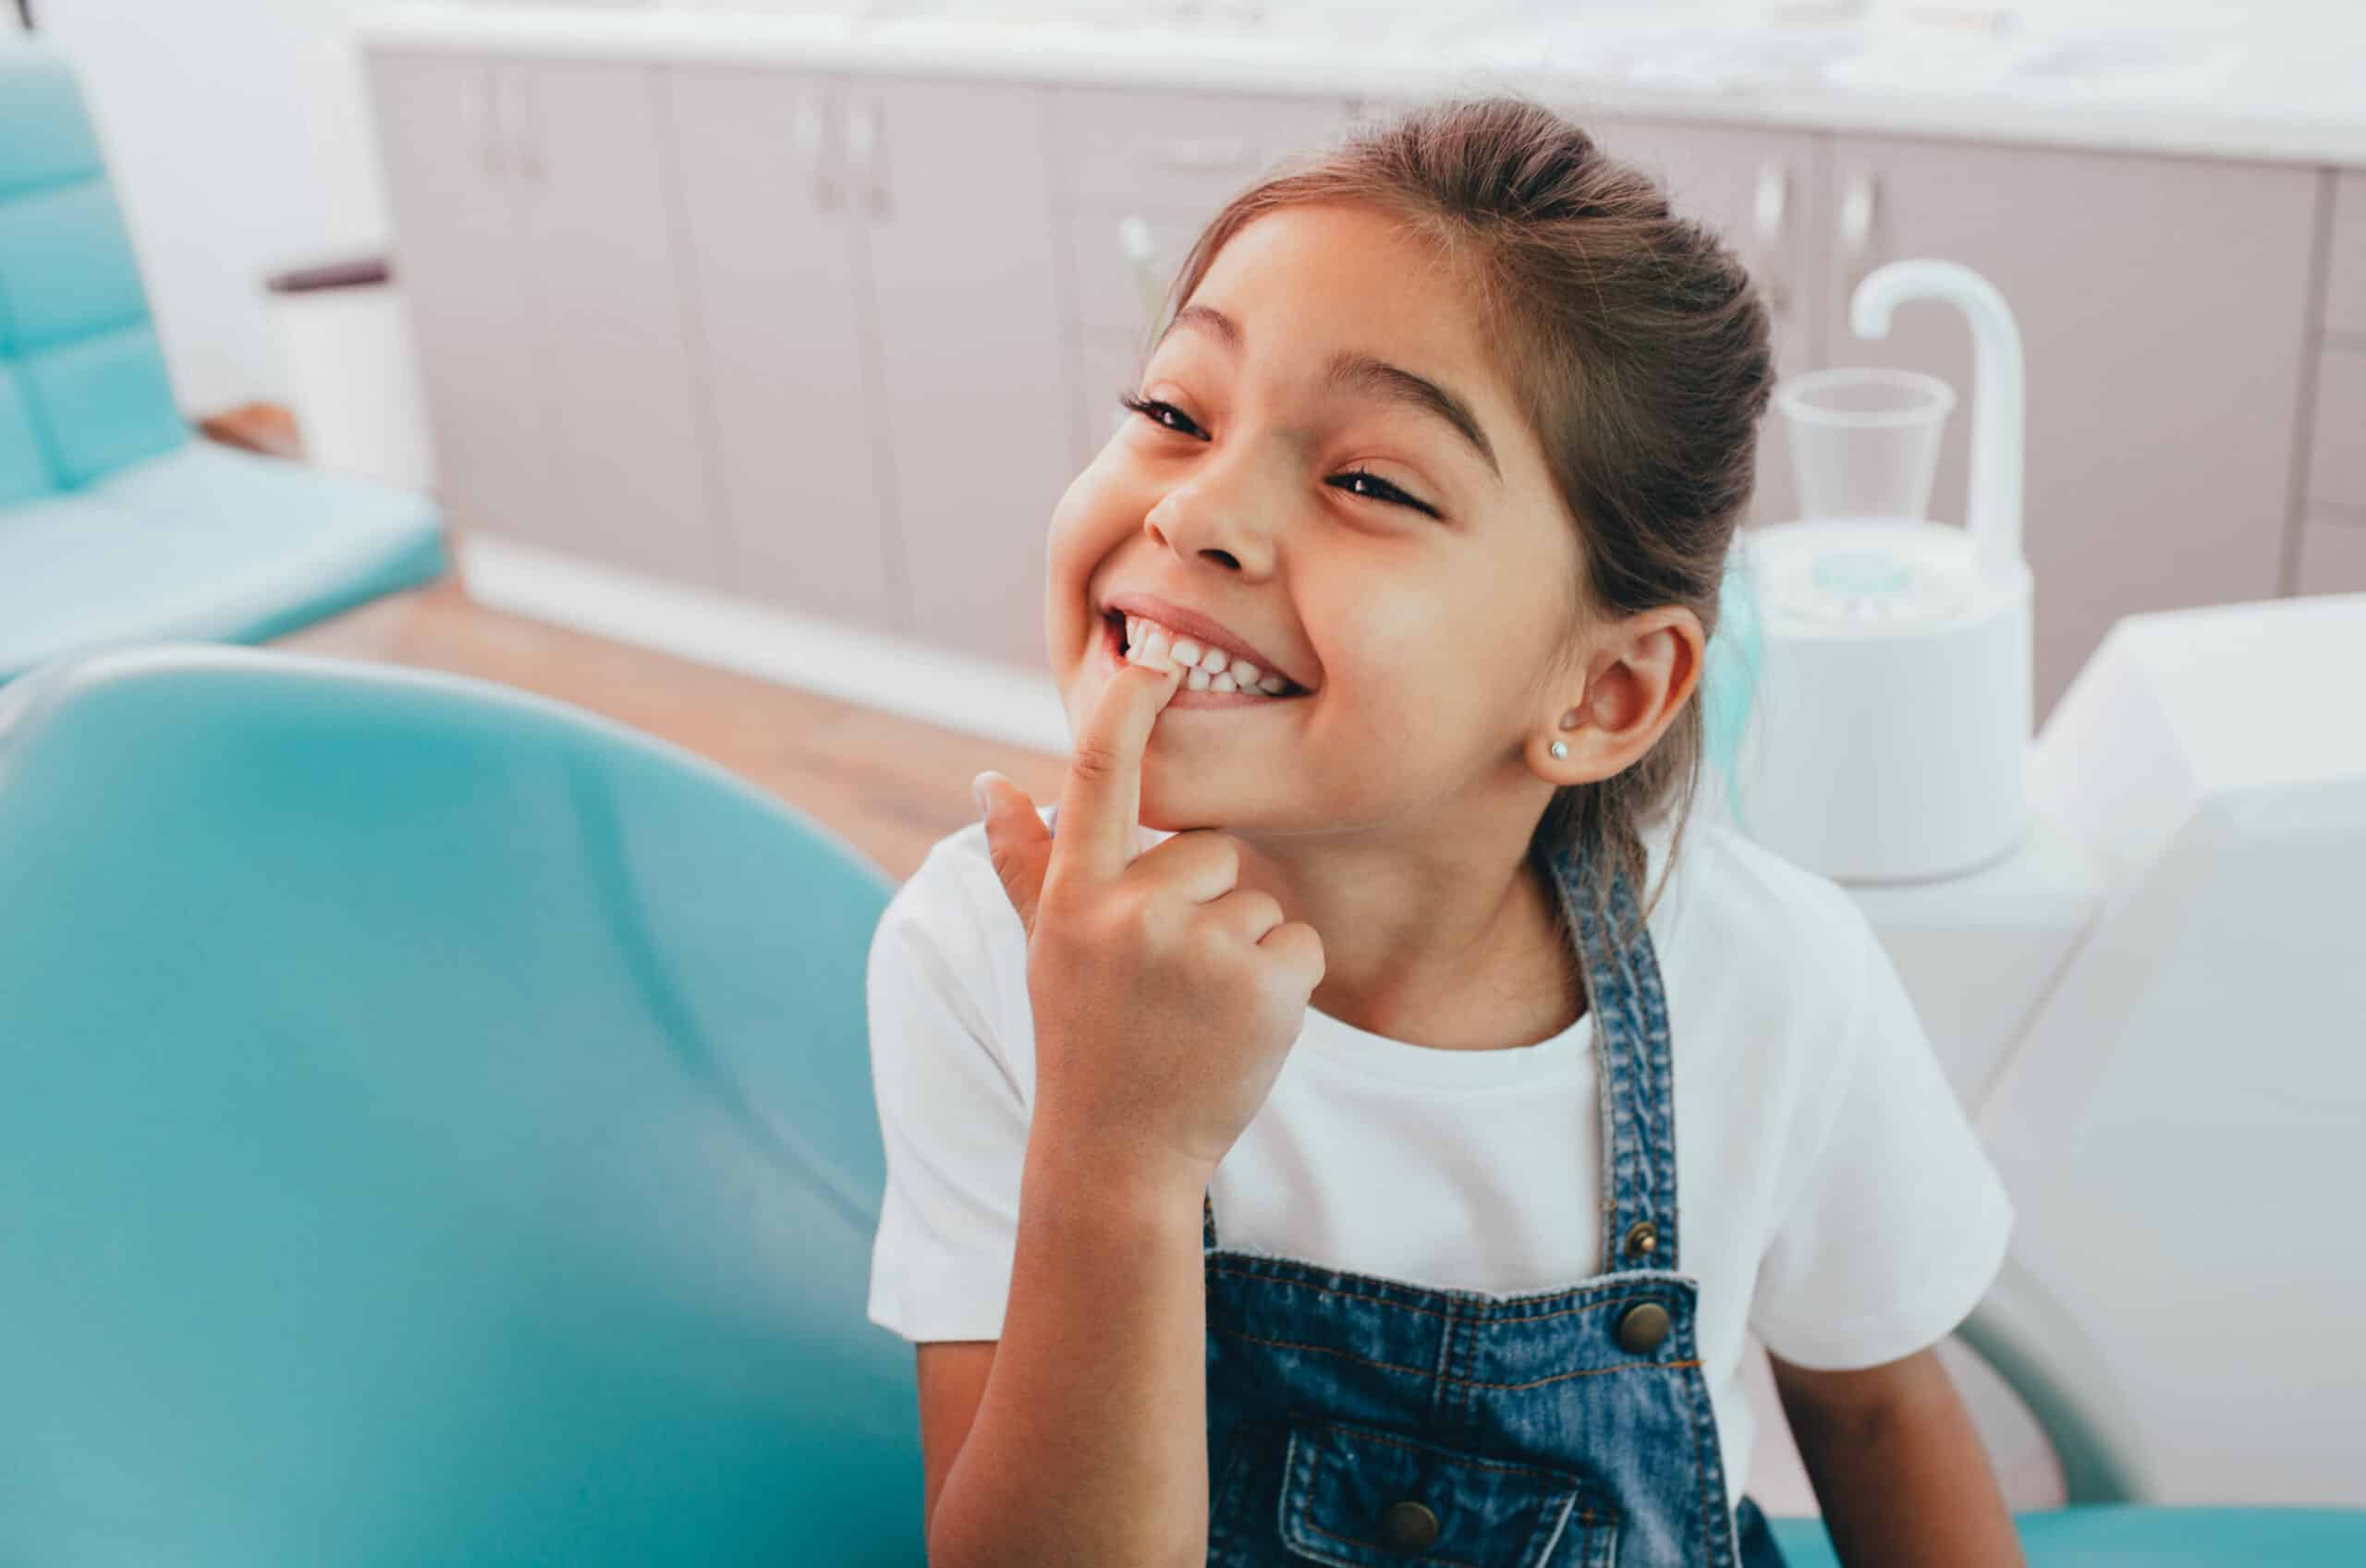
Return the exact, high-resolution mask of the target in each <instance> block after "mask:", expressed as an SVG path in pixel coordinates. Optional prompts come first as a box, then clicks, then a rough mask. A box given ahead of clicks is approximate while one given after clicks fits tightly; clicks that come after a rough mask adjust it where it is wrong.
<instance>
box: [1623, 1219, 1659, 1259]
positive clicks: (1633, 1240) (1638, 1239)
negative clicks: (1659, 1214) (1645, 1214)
mask: <svg viewBox="0 0 2366 1568" xmlns="http://www.w3.org/2000/svg"><path fill="white" fill-rule="evenodd" d="M1659 1244H1660V1228H1659V1227H1658V1226H1657V1225H1654V1224H1653V1223H1652V1222H1650V1221H1649V1220H1638V1221H1636V1222H1634V1223H1633V1224H1632V1225H1629V1226H1628V1227H1627V1240H1626V1241H1625V1242H1624V1243H1623V1244H1621V1250H1623V1251H1624V1252H1625V1253H1626V1254H1627V1256H1628V1257H1629V1258H1640V1257H1643V1256H1644V1255H1645V1254H1647V1253H1649V1252H1650V1251H1651V1250H1652V1249H1653V1247H1656V1246H1659Z"/></svg>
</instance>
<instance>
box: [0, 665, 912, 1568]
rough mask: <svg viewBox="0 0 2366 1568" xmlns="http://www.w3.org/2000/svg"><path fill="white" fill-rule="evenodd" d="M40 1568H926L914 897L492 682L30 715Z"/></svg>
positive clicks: (832, 840)
mask: <svg viewBox="0 0 2366 1568" xmlns="http://www.w3.org/2000/svg"><path fill="white" fill-rule="evenodd" d="M0 885H5V887H6V897H5V898H0V1303H5V1304H6V1305H5V1307H4V1308H0V1320H5V1321H6V1325H7V1326H6V1331H5V1332H0V1390H5V1391H6V1393H5V1394H0V1562H6V1563H25V1564H35V1563H39V1564H45V1565H67V1564H71V1565H75V1568H91V1565H104V1568H133V1565H135V1564H138V1565H145V1564H152V1563H162V1562H173V1563H180V1564H190V1565H198V1564H203V1565H208V1568H212V1565H217V1564H218V1565H225V1568H227V1565H232V1564H236V1565H238V1568H299V1565H300V1568H322V1565H339V1568H350V1565H355V1564H384V1565H386V1568H396V1565H400V1568H415V1565H417V1564H421V1563H443V1564H456V1565H457V1564H471V1563H485V1564H490V1563H496V1562H497V1563H503V1564H567V1565H568V1568H603V1565H610V1564H613V1565H616V1568H624V1565H628V1564H629V1565H631V1568H648V1565H651V1564H659V1563H686V1564H689V1563H695V1564H700V1565H701V1568H722V1565H729V1564H742V1563H745V1564H755V1563H763V1564H765V1565H766V1568H777V1565H778V1564H782V1563H815V1564H823V1563H827V1564H832V1565H834V1568H835V1565H863V1564H896V1565H898V1568H917V1565H918V1564H919V1563H920V1562H921V1560H922V1547H921V1528H920V1518H921V1467H920V1448H919V1425H918V1413H917V1401H916V1394H915V1386H914V1378H913V1359H912V1353H911V1347H910V1346H909V1344H907V1343H904V1342H903V1341H902V1340H900V1339H898V1338H896V1336H895V1335H893V1334H890V1333H888V1332H887V1331H884V1330H882V1329H880V1328H878V1327H876V1326H875V1325H873V1324H872V1323H870V1322H869V1321H868V1320H867V1319H866V1318H865V1316H864V1295H865V1291H866V1287H867V1283H868V1277H869V1265H870V1256H871V1244H872V1235H873V1233H874V1231H875V1228H876V1223H877V1216H878V1205H879V1199H880V1195H881V1191H882V1188H883V1186H884V1178H885V1165H884V1155H883V1152H882V1149H881V1146H880V1142H879V1132H878V1125H877V1121H876V1117H875V1114H874V1112H873V1111H872V1098H871V1080H870V1058H869V1053H868V1051H867V1045H866V1041H867V1037H866V1033H865V1011H864V996H863V982H862V977H863V974H864V966H865V957H866V954H867V952H868V949H869V943H870V939H871V934H872V930H873V928H874V927H875V926H876V924H877V921H878V918H879V916H880V914H881V912H882V911H883V910H884V908H885V906H886V904H887V900H888V898H889V896H890V895H891V893H893V891H894V888H893V883H892V881H891V880H890V879H889V878H888V877H886V876H885V875H884V873H882V872H881V871H880V870H879V869H878V868H876V867H875V866H873V865H872V864H871V863H870V862H869V861H868V860H866V859H865V858H864V857H862V856H861V855H860V854H859V853H858V852H857V851H855V850H854V849H853V848H852V847H851V846H849V845H847V844H846V843H845V842H844V841H842V840H841V839H839V838H838V837H836V836H835V834H833V833H830V832H829V831H828V830H827V829H825V828H823V827H822V826H820V825H818V824H817V823H815V822H814V821H812V820H810V819H808V818H806V817H805V816H803V815H801V814H800V813H799V812H798V811H796V810H794V809H792V808H787V807H786V806H784V805H782V804H780V803H779V802H777V801H775V800H774V799H772V798H771V797H769V796H764V795H762V794H761V793H760V792H758V791H756V790H754V789H752V788H750V787H749V786H748V785H746V784H742V783H740V782H738V780H736V779H735V778H733V777H731V776H730V775H728V774H726V773H725V772H722V771H721V770H719V769H717V768H715V767H713V766H711V765H709V764H708V763H706V762H704V761H702V760H699V759H696V758H693V757H691V756H689V755H688V754H686V753H684V752H681V751H679V750H677V749H675V748H671V747H668V746H665V745H663V744H660V743H657V742H654V741H652V740H650V739H648V738H646V737H643V736H641V735H639V734H637V733H635V732H632V731H628V730H627V729H624V728H622V727H620V726H618V725H616V724H613V723H608V722H606V721H604V720H602V719H599V718H596V717H593V716H591V715H589V714H586V713H583V712H581V711H577V710H574V709H570V708H566V707H563V706H561V705H558V704H555V703H552V702H548V701H544V700H542V699H536V698H532V697H529V696H526V695H523V694H519V693H517V692H514V691H511V690H509V689H507V688H504V687H494V686H490V685H486V684H482V683H478V682H473V681H468V680H463V679H460V678H457V677H451V676H441V675H425V674H418V673H409V672H400V671H396V670H392V669H388V668H383V667H378V666H372V665H366V664H360V663H350V662H340V661H330V660H322V659H313V658H306V657H300V656H298V655H295V654H290V653H287V652H282V651H277V650H270V651H264V650H250V649H238V648H222V647H207V646H171V647H152V648H143V649H136V650H117V651H114V652H110V653H107V654H104V655H101V656H98V657H94V658H90V659H83V660H77V661H72V662H62V663H56V664H52V665H49V666H45V667H44V668H43V669H41V670H37V671H35V672H33V673H31V674H30V675H26V676H25V677H23V678H22V679H20V680H18V681H17V682H15V683H14V684H12V685H11V686H9V687H6V689H0Z"/></svg>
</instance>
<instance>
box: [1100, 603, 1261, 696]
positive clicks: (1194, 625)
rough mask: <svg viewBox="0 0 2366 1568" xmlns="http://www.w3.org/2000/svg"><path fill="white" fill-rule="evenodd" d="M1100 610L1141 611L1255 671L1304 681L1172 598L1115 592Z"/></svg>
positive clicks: (1227, 629) (1211, 619) (1216, 622)
mask: <svg viewBox="0 0 2366 1568" xmlns="http://www.w3.org/2000/svg"><path fill="white" fill-rule="evenodd" d="M1101 610H1102V614H1112V613H1116V614H1127V615H1144V616H1148V617H1149V618H1150V619H1152V620H1153V621H1156V622H1157V623H1158V624H1159V625H1160V626H1165V628H1166V629H1167V630H1169V631H1173V632H1181V633H1183V634H1184V635H1185V636H1186V637H1189V638H1191V639H1192V640H1193V641H1194V642H1200V643H1205V644H1209V645H1211V646H1213V647H1216V648H1221V649H1223V650H1225V651H1226V653H1229V654H1231V655H1232V656H1233V657H1234V658H1236V659H1246V660H1248V661H1249V662H1250V663H1252V664H1254V665H1256V666H1257V668H1258V671H1259V673H1261V674H1262V675H1279V676H1281V677H1282V678H1283V679H1284V680H1286V681H1288V682H1290V683H1291V684H1293V685H1295V686H1304V685H1305V684H1306V683H1305V682H1304V681H1301V680H1299V678H1298V677H1297V676H1296V675H1291V674H1290V673H1289V672H1288V671H1287V670H1285V669H1283V668H1282V667H1281V665H1279V664H1278V663H1276V662H1274V661H1273V660H1271V659H1269V658H1267V657H1266V656H1265V655H1264V654H1262V653H1261V652H1259V651H1258V650H1257V646H1256V645H1255V644H1254V643H1252V642H1250V640H1249V639H1248V638H1245V637H1242V636H1240V635H1239V634H1238V632H1235V631H1234V630H1233V629H1232V628H1231V627H1230V626H1226V625H1225V624H1224V623H1223V622H1222V621H1219V620H1217V619H1216V618H1215V617H1214V616H1213V615H1203V614H1201V613H1200V612H1199V611H1197V610H1193V609H1189V608H1188V607H1186V606H1184V605H1181V604H1177V603H1176V602H1175V601H1173V600H1172V599H1161V598H1160V597H1159V596H1158V595H1157V594H1155V593H1118V594H1112V595H1111V596H1110V597H1109V598H1108V599H1106V600H1104V601H1103V602H1102V605H1101Z"/></svg>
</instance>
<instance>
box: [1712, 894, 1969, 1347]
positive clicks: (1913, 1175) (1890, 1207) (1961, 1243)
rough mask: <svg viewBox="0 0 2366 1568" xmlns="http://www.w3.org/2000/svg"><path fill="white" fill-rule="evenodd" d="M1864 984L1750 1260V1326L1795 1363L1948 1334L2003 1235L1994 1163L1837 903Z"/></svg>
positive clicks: (1867, 934) (1868, 939)
mask: <svg viewBox="0 0 2366 1568" xmlns="http://www.w3.org/2000/svg"><path fill="white" fill-rule="evenodd" d="M1841 898H1842V902H1843V903H1844V904H1845V905H1846V906H1847V907H1846V913H1845V916H1844V921H1845V924H1846V927H1847V930H1848V933H1849V935H1848V941H1849V942H1851V943H1852V945H1854V946H1855V947H1856V948H1857V950H1858V953H1859V958H1858V963H1857V968H1858V970H1859V973H1860V977H1861V978H1860V983H1859V985H1858V986H1857V988H1856V997H1855V1002H1854V1004H1853V1006H1852V1008H1851V1010H1850V1013H1849V1021H1848V1025H1847V1026H1846V1027H1845V1028H1844V1029H1843V1030H1842V1034H1841V1038H1840V1039H1836V1040H1835V1041H1833V1042H1832V1045H1833V1051H1832V1060H1834V1061H1835V1063H1836V1064H1837V1066H1836V1068H1835V1075H1834V1076H1833V1077H1832V1078H1831V1079H1829V1080H1828V1082H1829V1085H1830V1087H1829V1088H1827V1089H1826V1090H1825V1091H1824V1092H1823V1094H1822V1095H1820V1096H1818V1097H1817V1100H1818V1101H1820V1102H1821V1103H1822V1104H1823V1106H1824V1107H1825V1108H1827V1110H1828V1115H1827V1117H1826V1119H1825V1120H1824V1122H1823V1130H1822V1132H1821V1133H1820V1134H1816V1135H1811V1139H1810V1147H1812V1148H1813V1149H1815V1152H1814V1154H1813V1155H1812V1156H1811V1158H1810V1159H1809V1161H1808V1162H1807V1163H1806V1165H1805V1166H1804V1167H1803V1168H1802V1170H1801V1173H1800V1174H1799V1177H1798V1178H1797V1179H1796V1181H1795V1182H1794V1183H1793V1184H1792V1185H1793V1192H1792V1195H1791V1196H1790V1197H1788V1199H1787V1200H1785V1201H1784V1207H1783V1208H1782V1209H1780V1210H1779V1216H1780V1217H1779V1218H1778V1220H1777V1221H1776V1225H1775V1230H1774V1234H1773V1235H1772V1237H1771V1239H1770V1242H1769V1244H1768V1246H1767V1247H1766V1249H1765V1251H1764V1253H1763V1255H1762V1258H1761V1259H1760V1264H1759V1274H1758V1283H1757V1287H1756V1292H1755V1295H1753V1297H1752V1300H1751V1305H1750V1329H1751V1331H1752V1332H1754V1333H1755V1334H1756V1335H1757V1336H1758V1339H1759V1341H1760V1343H1762V1344H1763V1345H1765V1347H1766V1348H1767V1350H1769V1351H1770V1352H1772V1353H1773V1354H1774V1355H1778V1356H1780V1357H1781V1358H1782V1359H1784V1360H1785V1361H1787V1362H1790V1363H1791V1364H1793V1365H1794V1366H1799V1367H1809V1368H1811V1369H1816V1370H1839V1369H1844V1368H1855V1367H1874V1366H1879V1365H1880V1364H1882V1363H1883V1362H1885V1361H1894V1360H1896V1359H1897V1358H1898V1357H1900V1356H1903V1355H1911V1354H1912V1353H1914V1352H1915V1351H1918V1350H1921V1349H1922V1348H1924V1347H1925V1346H1927V1345H1931V1344H1933V1343H1937V1342H1938V1341H1939V1340H1942V1339H1944V1338H1945V1337H1946V1335H1947V1334H1948V1333H1949V1332H1951V1331H1953V1330H1954V1329H1955V1327H1956V1326H1957V1324H1958V1323H1960V1322H1962V1321H1963V1319H1965V1318H1966V1317H1967V1316H1968V1315H1970V1311H1971V1309H1972V1308H1973V1307H1975V1306H1977V1305H1978V1304H1979V1301H1980V1298H1981V1297H1982V1295H1985V1294H1986V1293H1987V1291H1988V1287H1989V1285H1990V1284H1991V1283H1992V1282H1994V1280H1995V1278H1996V1273H1997V1270H1999V1269H2000V1268H2001V1267H2002V1265H2003V1263H2004V1258H2005V1249H2006V1240H2007V1238H2008V1237H2009V1236H2010V1234H2011V1232H2012V1225H2013V1206H2012V1202H2011V1199H2010V1197H2008V1196H2007V1194H2006V1189H2005V1184H2004V1180H2003V1178H2002V1177H2001V1176H1999V1175H1998V1174H1997V1173H1996V1168H1995V1166H1994V1164H1993V1163H1991V1162H1990V1161H1989V1158H1988V1154H1987V1151H1986V1150H1985V1149H1982V1147H1981V1145H1980V1141H1979V1138H1978V1136H1977V1135H1975V1134H1974V1133H1973V1131H1972V1128H1971V1124H1970V1120H1969V1118H1968V1117H1966V1115H1965V1114H1964V1111H1963V1107H1962V1104H1961V1102H1960V1101H1959V1100H1957V1097H1956V1092H1955V1089H1954V1088H1953V1087H1952V1086H1951V1085H1950V1084H1949V1083H1948V1082H1947V1078H1946V1074H1945V1071H1944V1070H1943V1069H1942V1068H1941V1066H1940V1064H1939V1061H1938V1057H1937V1055H1936V1053H1935V1052H1934V1051H1933V1050H1932V1048H1931V1042H1930V1039H1929V1037H1928V1036H1927V1035H1926V1034H1925V1033H1924V1031H1923V1028H1922V1022H1921V1018H1920V1017H1918V1016H1917V1015H1916V1014H1915V1011H1914V1004H1913V1002H1912V1000H1911V999H1910V998H1909V996H1908V995H1907V992H1906V988H1905V985H1904V983H1903V982H1902V981H1900V979H1899V978H1898V975H1897V970H1896V966H1895V965H1894V964H1892V962H1891V960H1890V957H1889V954H1888V953H1887V951H1886V950H1885V949H1884V948H1883V946H1882V945H1881V940H1880V938H1879V937H1878V936H1877V935H1876V934H1875V933H1874V931H1873V929H1872V924H1871V923H1870V922H1869V921H1868V920H1867V919H1866V918H1864V915H1863V912H1862V911H1861V910H1860V908H1859V907H1858V906H1857V905H1856V903H1855V901H1854V900H1852V899H1848V897H1847V895H1846V894H1845V893H1844V894H1842V895H1841Z"/></svg>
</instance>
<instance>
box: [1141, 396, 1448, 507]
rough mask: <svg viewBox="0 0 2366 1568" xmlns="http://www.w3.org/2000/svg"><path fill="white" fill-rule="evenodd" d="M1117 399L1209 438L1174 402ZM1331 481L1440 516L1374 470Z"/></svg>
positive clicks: (1163, 423) (1162, 423)
mask: <svg viewBox="0 0 2366 1568" xmlns="http://www.w3.org/2000/svg"><path fill="white" fill-rule="evenodd" d="M1117 401H1118V403H1119V404H1120V405H1121V406H1123V407H1128V408H1130V409H1132V410H1133V411H1134V412H1135V413H1137V414H1140V415H1141V416H1142V417H1143V418H1145V419H1149V420H1150V421H1151V422H1152V423H1153V424H1155V425H1157V426H1158V427H1159V428H1160V429H1161V430H1171V431H1175V432H1178V433H1180V434H1183V435H1196V436H1198V437H1200V438H1201V440H1203V441H1204V440H1206V439H1207V432H1204V431H1202V430H1201V429H1200V427H1199V426H1198V425H1195V424H1193V423H1192V422H1191V417H1190V416H1189V414H1186V413H1184V412H1183V410H1182V409H1180V408H1177V407H1175V405H1173V404H1172V403H1166V402H1162V401H1161V400H1159V399H1158V398H1155V397H1138V396H1136V395H1134V394H1132V393H1130V392H1127V393H1120V394H1119V395H1118V397H1117ZM1167 414H1172V415H1174V416H1175V418H1176V419H1180V420H1181V421H1182V423H1181V424H1170V423H1168V422H1167V420H1166V419H1165V418H1163V417H1162V416H1164V415H1167ZM1330 482H1331V483H1333V484H1336V485H1338V486H1340V488H1341V489H1343V490H1346V491H1347V492H1348V494H1350V495H1362V496H1365V497H1367V498H1369V499H1371V500H1373V501H1386V502H1391V503H1394V504H1396V505H1399V506H1410V507H1411V508H1412V509H1413V510H1414V511H1416V512H1424V513H1427V514H1428V515H1429V516H1431V517H1437V516H1438V515H1439V514H1438V510H1437V508H1436V507H1434V506H1432V505H1431V504H1428V503H1427V502H1424V501H1417V500H1415V499H1414V498H1413V497H1412V496H1410V495H1408V494H1406V493H1405V492H1403V491H1401V490H1399V489H1397V488H1396V486H1395V485H1393V484H1391V483H1389V482H1388V481H1387V480H1384V479H1382V478H1381V477H1380V476H1379V475H1378V474H1375V473H1372V472H1371V471H1370V470H1368V469H1364V468H1349V469H1348V471H1347V472H1345V473H1343V474H1336V475H1334V476H1333V477H1332V479H1331V481H1330ZM1357 485H1367V486H1370V487H1371V488H1370V489H1367V490H1357V489H1355V488H1353V487H1355V486H1357Z"/></svg>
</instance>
